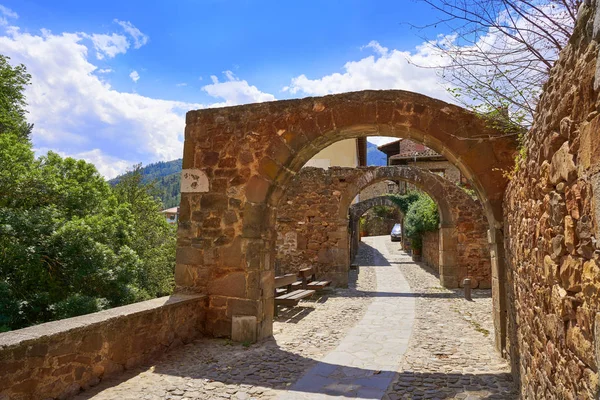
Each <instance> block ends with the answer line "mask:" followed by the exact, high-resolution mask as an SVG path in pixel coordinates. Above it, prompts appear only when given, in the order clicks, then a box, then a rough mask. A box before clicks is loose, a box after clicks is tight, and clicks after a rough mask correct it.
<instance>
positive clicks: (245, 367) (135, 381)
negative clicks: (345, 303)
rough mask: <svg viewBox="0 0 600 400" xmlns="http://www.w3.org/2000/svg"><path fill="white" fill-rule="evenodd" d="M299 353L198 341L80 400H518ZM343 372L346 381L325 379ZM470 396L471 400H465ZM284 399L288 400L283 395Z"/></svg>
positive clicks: (480, 383)
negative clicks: (313, 371)
mask: <svg viewBox="0 0 600 400" xmlns="http://www.w3.org/2000/svg"><path fill="white" fill-rule="evenodd" d="M361 253H363V254H364V253H370V254H371V255H372V259H369V260H360V259H359V260H358V261H359V264H361V265H377V266H390V267H392V266H393V265H392V264H390V263H389V262H388V261H387V260H386V259H385V257H384V256H383V255H382V254H381V253H380V252H379V251H377V250H376V249H374V248H373V247H371V246H368V245H366V244H364V243H363V244H362V245H361ZM422 267H424V266H423V265H422ZM424 268H426V267H424ZM428 272H429V271H428ZM358 273H360V269H359V271H351V275H350V286H351V287H354V288H355V287H356V280H357V279H356V276H357V275H358ZM431 273H433V272H432V271H431ZM353 275H355V276H353ZM442 290H445V289H442ZM344 292H345V293H344V294H345V295H352V291H344ZM336 294H337V292H335V291H333V292H331V293H328V294H325V295H323V296H322V297H321V298H320V299H319V302H323V301H326V300H327V298H328V297H329V296H335V295H336ZM461 294H462V293H460V291H456V292H454V291H452V292H451V293H400V294H398V293H385V292H384V293H381V292H365V291H363V292H360V291H359V293H357V294H356V295H357V296H358V295H362V296H365V295H368V296H410V297H423V298H428V297H444V298H456V297H460V296H461ZM313 310H314V308H312V307H301V308H290V309H283V310H281V311H280V315H279V316H278V317H277V320H278V321H280V322H290V323H298V322H299V321H301V320H302V319H303V318H304V317H306V316H307V315H309V314H310V313H311V312H312V311H313ZM295 351H296V352H293V353H292V352H290V351H286V350H284V349H282V348H281V347H280V346H279V345H278V344H277V342H276V340H275V339H274V338H269V339H266V340H263V341H261V342H259V343H256V344H254V345H251V346H247V347H246V346H243V345H239V344H235V343H233V342H231V341H230V340H226V339H208V338H200V339H198V340H196V341H194V342H192V343H189V344H186V345H184V346H182V347H180V348H177V349H174V350H172V351H170V352H168V353H167V354H165V355H164V356H163V357H162V358H160V359H159V360H157V361H156V362H155V363H154V364H153V365H146V366H142V367H139V368H136V369H132V370H130V371H128V372H126V373H125V374H123V375H120V376H119V377H117V378H113V379H107V380H104V381H103V382H101V383H100V384H99V385H98V386H96V387H94V388H91V389H88V390H87V391H85V392H82V393H80V394H79V395H78V396H77V397H76V398H77V399H80V400H82V399H92V398H95V396H98V397H97V398H98V399H126V398H131V399H135V398H143V399H154V398H157V399H183V398H189V399H195V398H198V399H209V398H220V397H227V396H229V397H231V398H235V397H234V396H233V395H232V393H233V394H235V393H246V394H247V395H248V398H252V397H255V398H258V397H261V396H263V394H265V395H268V394H269V393H268V392H270V391H271V390H273V389H275V390H290V391H292V392H300V393H307V394H309V393H315V394H316V393H317V392H315V391H313V390H314V389H312V388H320V387H323V386H325V392H323V391H322V390H320V391H319V392H318V393H319V394H328V395H331V396H341V397H348V398H351V397H352V398H354V397H358V398H364V399H370V398H378V397H372V395H370V394H369V392H368V391H366V392H362V393H360V392H358V393H357V392H356V390H357V389H356V387H357V383H358V382H360V386H361V387H362V388H363V390H364V388H365V386H366V387H367V389H368V388H369V386H368V385H372V389H373V390H374V391H373V393H375V392H381V390H385V389H386V388H387V390H388V391H387V393H388V395H390V398H396V399H410V398H437V399H453V398H461V399H464V398H477V399H488V400H493V399H498V400H499V399H516V398H517V395H516V393H515V392H514V391H513V384H512V377H511V375H510V374H509V373H496V374H494V373H488V374H454V373H437V372H435V373H422V372H420V373H417V372H411V371H402V372H399V373H398V372H396V371H374V370H370V369H362V368H356V367H347V366H343V365H335V364H328V363H323V362H318V360H315V359H312V358H309V357H305V356H303V355H302V348H301V345H300V347H299V348H297V349H296V350H295ZM317 365H318V366H317ZM315 366H317V368H318V370H319V374H320V373H321V371H323V373H322V379H323V380H324V382H325V383H326V385H322V384H314V385H312V384H310V383H309V384H306V382H303V381H302V380H301V379H300V378H301V377H302V375H303V374H304V373H305V372H306V371H308V370H309V369H310V368H312V367H315ZM339 367H342V368H339ZM338 368H339V370H341V371H342V372H341V373H342V374H343V376H335V377H332V376H330V375H328V374H330V373H331V371H334V370H338ZM327 371H329V373H328V372H327ZM319 376H320V377H321V375H319ZM328 380H331V384H330V385H328V384H327V383H328ZM365 382H366V384H365ZM231 385H234V386H231ZM271 394H272V393H271ZM221 395H225V396H221ZM469 395H472V396H473V397H468V396H469ZM238 398H245V397H243V396H242V397H238ZM282 398H284V399H285V398H287V397H286V395H283V396H282Z"/></svg>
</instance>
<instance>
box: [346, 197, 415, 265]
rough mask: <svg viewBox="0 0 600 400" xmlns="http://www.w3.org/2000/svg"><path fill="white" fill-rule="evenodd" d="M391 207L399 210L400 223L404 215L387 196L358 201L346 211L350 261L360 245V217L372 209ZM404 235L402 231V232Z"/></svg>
mask: <svg viewBox="0 0 600 400" xmlns="http://www.w3.org/2000/svg"><path fill="white" fill-rule="evenodd" d="M378 206H379V207H381V206H384V207H393V208H397V209H398V210H400V213H401V215H402V218H401V221H398V222H402V221H403V220H404V214H403V213H402V210H401V209H400V207H399V206H398V204H396V203H394V201H392V199H391V198H390V197H389V196H377V197H371V198H370V199H367V200H363V201H359V202H358V203H355V204H352V205H351V206H350V210H349V211H348V226H349V229H350V240H349V241H350V260H353V259H354V256H355V255H356V252H357V250H358V245H359V243H360V232H359V230H360V227H359V224H360V217H362V216H363V215H364V214H365V213H366V212H367V211H369V210H370V209H371V208H373V207H378ZM402 233H403V234H404V230H403V231H402Z"/></svg>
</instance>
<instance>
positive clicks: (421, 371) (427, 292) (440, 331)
mask: <svg viewBox="0 0 600 400" xmlns="http://www.w3.org/2000/svg"><path fill="white" fill-rule="evenodd" d="M364 240H365V242H366V243H367V244H370V245H371V246H373V247H375V248H376V249H377V250H380V251H382V252H383V253H384V256H386V258H387V259H388V260H389V261H390V263H391V264H392V265H396V266H397V267H398V268H399V269H400V271H402V273H403V275H404V276H405V278H406V280H407V281H408V282H409V284H410V286H411V289H412V291H413V292H414V293H415V296H416V319H415V323H414V326H413V332H412V336H411V339H410V342H409V348H408V350H407V352H406V353H405V354H404V359H403V363H402V365H401V367H400V369H399V371H400V372H399V374H398V375H397V376H396V380H395V382H394V383H393V384H392V385H391V386H390V387H389V388H388V391H387V394H386V396H385V397H384V399H386V400H388V399H389V400H395V399H468V400H477V399H486V400H493V399H498V400H500V399H502V400H511V399H517V398H518V396H517V394H516V392H515V387H514V385H513V383H512V378H511V375H510V368H509V366H508V364H507V362H506V361H505V360H504V359H502V358H501V357H500V355H499V354H498V353H497V352H496V351H495V349H494V342H493V340H494V338H493V329H494V324H493V319H492V297H491V296H492V293H491V290H474V291H473V301H467V300H465V299H464V298H463V293H462V290H449V289H444V288H442V287H441V286H440V283H439V277H438V276H436V275H435V274H434V273H433V271H432V270H431V269H429V268H428V267H425V266H424V265H423V264H421V263H419V264H416V263H414V262H412V260H411V258H410V257H409V256H408V255H406V253H404V252H402V251H401V250H400V246H399V245H398V244H396V243H391V242H390V241H389V240H383V239H382V237H379V238H364ZM382 242H383V245H382Z"/></svg>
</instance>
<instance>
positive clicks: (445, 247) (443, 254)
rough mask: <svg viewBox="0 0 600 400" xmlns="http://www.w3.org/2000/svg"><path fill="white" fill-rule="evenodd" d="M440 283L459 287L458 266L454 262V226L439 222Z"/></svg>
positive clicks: (455, 240)
mask: <svg viewBox="0 0 600 400" xmlns="http://www.w3.org/2000/svg"><path fill="white" fill-rule="evenodd" d="M439 246H440V283H441V284H442V286H443V287H445V288H450V289H451V288H457V287H459V283H460V282H459V270H458V269H459V266H458V265H457V262H456V258H457V257H456V248H457V237H456V227H455V226H454V225H449V224H440V244H439Z"/></svg>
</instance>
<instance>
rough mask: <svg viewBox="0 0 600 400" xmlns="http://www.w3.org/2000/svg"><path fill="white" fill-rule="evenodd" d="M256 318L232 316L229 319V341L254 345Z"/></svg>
mask: <svg viewBox="0 0 600 400" xmlns="http://www.w3.org/2000/svg"><path fill="white" fill-rule="evenodd" d="M256 334H257V321H256V316H245V315H241V316H240V315H234V316H233V317H232V319H231V340H233V341H236V342H241V343H255V342H256V337H257V335H256Z"/></svg>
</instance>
